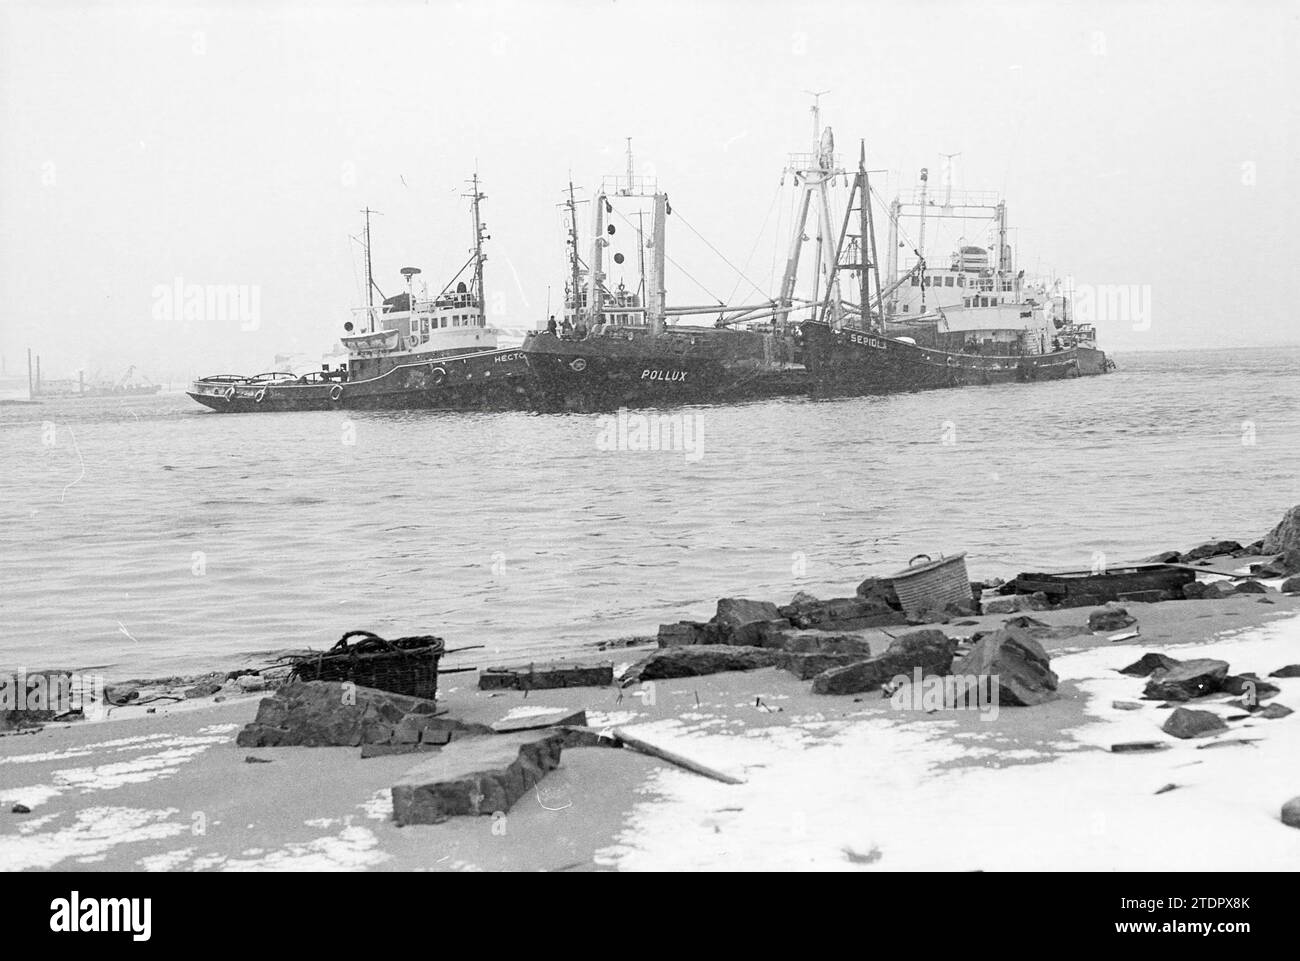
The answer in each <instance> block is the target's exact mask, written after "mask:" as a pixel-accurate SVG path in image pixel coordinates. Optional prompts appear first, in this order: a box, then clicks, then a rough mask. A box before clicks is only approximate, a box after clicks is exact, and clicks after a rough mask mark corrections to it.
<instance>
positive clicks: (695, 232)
mask: <svg viewBox="0 0 1300 961" xmlns="http://www.w3.org/2000/svg"><path fill="white" fill-rule="evenodd" d="M677 218H678V219H679V220H680V221H681V222H682V225H683V226H684V227H685V228H686V229H687V230H689V231H690V232H691V233H693V234H694V235H695V236H696V237H699V238H700V240H703V241H704V246H706V247H708V248H709V249H710V250H712V251H713V252H714V253H715V254H717V255H718V256H719V257H721V258H722V262H723V263H724V264H726V265H727V266H728V267H730V268H731V269H732V270H734V271H735V272H736V274H737V276H739V277H740V278H741V279H742V280H744V281H745V283H747V284H749V286H751V287H753V288H754V289H755V290H756V291H758V295H759V296H760V297H762V298H763V299H765V300H766V299H768V298H769V297H770V294H767V293H764V292H763V288H761V287H759V286H758V284H756V283H754V282H753V281H752V280H750V279H749V278H748V277H746V276H745V274H744V272H743V271H741V270H740V268H738V267H737V266H736V265H735V264H733V263H732V262H731V261H730V260H728V259H727V258H726V256H725V255H724V254H723V253H722V251H720V250H719V249H718V248H717V247H715V246H713V244H711V243H709V241H708V238H706V237H705V236H704V235H703V234H702V233H700V232H699V231H698V230H696V229H695V228H694V227H692V226H691V225H690V223H689V222H688V221H687V219H686V218H685V217H683V216H682V215H681V213H680V212H679V213H678V214H677ZM737 286H739V284H737Z"/></svg>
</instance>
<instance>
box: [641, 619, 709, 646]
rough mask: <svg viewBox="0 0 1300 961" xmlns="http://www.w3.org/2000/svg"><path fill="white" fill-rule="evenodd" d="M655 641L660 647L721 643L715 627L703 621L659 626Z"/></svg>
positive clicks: (679, 622)
mask: <svg viewBox="0 0 1300 961" xmlns="http://www.w3.org/2000/svg"><path fill="white" fill-rule="evenodd" d="M657 640H658V641H659V646H660V647H684V646H687V645H690V644H720V643H722V638H721V637H720V636H719V633H718V629H717V626H716V625H714V624H709V623H705V622H704V621H678V622H677V623H675V624H660V625H659V634H658V637H657Z"/></svg>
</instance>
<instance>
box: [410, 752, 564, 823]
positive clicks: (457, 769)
mask: <svg viewBox="0 0 1300 961" xmlns="http://www.w3.org/2000/svg"><path fill="white" fill-rule="evenodd" d="M563 746H564V736H563V735H562V734H560V733H559V732H555V731H551V732H548V733H545V734H542V735H538V734H537V733H536V732H531V733H530V732H519V733H514V734H499V735H496V736H495V737H482V738H471V739H466V740H462V741H453V742H452V743H451V744H449V745H447V746H446V747H445V748H443V749H442V750H441V751H439V752H438V753H437V754H436V755H434V756H432V757H431V758H429V759H428V760H427V761H422V762H421V763H420V764H418V765H416V766H415V767H413V768H411V770H409V771H408V772H407V773H406V774H405V775H403V777H402V779H401V780H400V781H398V782H397V783H396V784H394V785H393V789H392V795H393V819H394V820H395V821H396V822H397V823H398V824H399V825H408V824H437V823H439V822H440V821H444V820H446V819H447V818H449V817H454V816H457V815H472V816H476V815H484V814H488V815H490V814H496V813H505V812H507V811H509V810H510V808H511V807H513V806H514V804H515V802H516V801H518V800H519V799H520V798H521V797H523V796H524V793H525V792H526V791H527V790H528V789H529V788H531V787H532V786H533V785H534V784H537V783H538V782H539V781H541V779H542V778H544V777H545V776H546V774H547V773H548V772H550V771H552V770H554V769H555V768H556V767H558V766H559V763H560V754H561V751H562V749H563Z"/></svg>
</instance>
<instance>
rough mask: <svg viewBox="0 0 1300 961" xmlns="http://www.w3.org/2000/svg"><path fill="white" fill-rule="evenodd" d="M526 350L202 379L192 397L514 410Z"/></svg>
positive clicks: (281, 406)
mask: <svg viewBox="0 0 1300 961" xmlns="http://www.w3.org/2000/svg"><path fill="white" fill-rule="evenodd" d="M529 379H530V378H529V368H528V359H527V358H526V357H525V356H524V354H523V351H521V350H517V349H516V350H492V351H485V352H482V353H474V354H456V355H451V356H442V357H431V358H429V359H426V360H420V361H418V362H412V363H407V364H399V365H398V366H396V367H393V368H392V369H391V370H388V371H386V372H385V373H383V374H381V375H379V376H377V377H371V378H368V379H365V380H357V381H334V382H328V383H327V382H322V383H307V384H300V383H295V384H257V383H247V382H244V383H240V382H233V383H232V382H229V381H224V380H216V379H211V380H199V381H196V382H195V383H194V384H193V386H192V387H191V389H190V390H189V391H187V393H188V394H189V396H190V397H192V398H193V399H194V400H196V401H198V402H199V403H200V404H203V405H204V406H205V407H210V408H211V409H212V410H215V411H218V412H220V413H223V414H239V413H261V412H267V411H297V410H406V409H434V410H515V409H522V408H524V407H527V406H528V384H529Z"/></svg>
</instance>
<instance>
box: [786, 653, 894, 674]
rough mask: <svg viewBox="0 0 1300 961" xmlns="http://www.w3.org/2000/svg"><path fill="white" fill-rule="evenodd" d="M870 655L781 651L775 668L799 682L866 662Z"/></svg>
mask: <svg viewBox="0 0 1300 961" xmlns="http://www.w3.org/2000/svg"><path fill="white" fill-rule="evenodd" d="M870 656H871V655H870V654H862V653H843V654H828V653H820V652H812V651H810V652H795V651H782V652H781V654H780V657H779V659H778V660H777V662H776V666H777V667H779V668H780V669H781V670H783V671H789V672H790V673H791V674H793V675H794V676H795V677H797V678H799V680H801V681H806V680H808V679H809V678H811V677H816V676H817V675H818V674H821V673H824V672H825V671H830V670H833V669H835V668H838V667H846V666H847V665H849V664H856V663H858V662H859V661H865V660H867V659H868V658H869V657H870Z"/></svg>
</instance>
